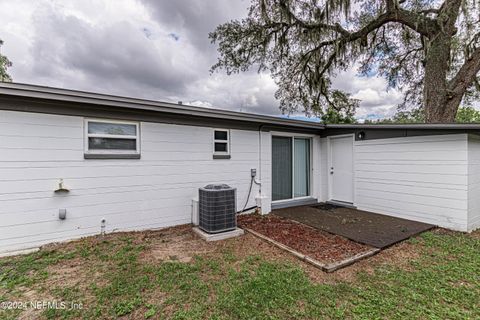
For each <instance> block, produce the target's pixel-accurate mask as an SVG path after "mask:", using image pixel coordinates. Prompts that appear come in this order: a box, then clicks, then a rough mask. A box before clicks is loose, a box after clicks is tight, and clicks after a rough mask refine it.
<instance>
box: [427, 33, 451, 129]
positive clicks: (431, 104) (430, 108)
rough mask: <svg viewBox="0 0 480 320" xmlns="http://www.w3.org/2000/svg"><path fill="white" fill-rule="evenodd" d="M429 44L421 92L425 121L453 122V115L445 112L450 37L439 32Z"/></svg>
mask: <svg viewBox="0 0 480 320" xmlns="http://www.w3.org/2000/svg"><path fill="white" fill-rule="evenodd" d="M429 45H430V47H429V48H428V52H427V56H426V64H425V79H424V93H423V99H424V102H423V103H424V111H425V121H426V122H427V123H438V122H453V121H454V120H455V115H453V116H452V115H451V114H446V113H445V111H446V110H445V109H446V104H447V70H448V62H449V60H450V45H451V38H450V37H447V36H446V35H445V34H444V33H443V32H440V33H438V34H437V35H436V36H435V38H434V39H433V40H432V41H431V42H430V44H429Z"/></svg>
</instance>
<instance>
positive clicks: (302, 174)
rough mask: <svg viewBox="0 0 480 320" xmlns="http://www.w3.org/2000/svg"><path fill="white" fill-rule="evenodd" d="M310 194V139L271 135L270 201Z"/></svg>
mask: <svg viewBox="0 0 480 320" xmlns="http://www.w3.org/2000/svg"><path fill="white" fill-rule="evenodd" d="M309 195H310V139H309V138H300V137H283V136H273V137H272V201H278V200H286V199H293V198H301V197H307V196H309Z"/></svg>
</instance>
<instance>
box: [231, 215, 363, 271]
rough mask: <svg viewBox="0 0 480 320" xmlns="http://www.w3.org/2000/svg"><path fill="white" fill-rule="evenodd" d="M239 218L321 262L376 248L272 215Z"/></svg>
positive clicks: (266, 234)
mask: <svg viewBox="0 0 480 320" xmlns="http://www.w3.org/2000/svg"><path fill="white" fill-rule="evenodd" d="M237 219H238V224H239V225H240V227H244V228H248V229H252V230H253V231H256V232H258V233H261V234H262V235H264V236H267V237H269V238H270V239H273V240H275V241H277V242H280V243H282V244H284V245H286V246H288V247H290V248H292V249H294V250H296V251H298V252H300V253H302V254H304V255H307V256H309V257H311V258H313V259H315V260H317V261H319V262H324V263H332V262H336V261H341V260H344V259H346V258H349V257H352V256H354V255H356V254H359V253H362V252H366V251H368V250H370V249H372V247H370V246H367V245H363V244H360V243H357V242H354V241H351V240H348V239H347V238H344V237H341V236H337V235H334V234H331V233H328V232H325V231H322V230H319V229H315V228H312V227H309V226H307V225H304V224H301V223H298V222H294V221H292V220H289V219H286V218H282V217H278V216H274V215H271V214H270V215H266V216H260V215H257V214H247V215H239V216H238V217H237Z"/></svg>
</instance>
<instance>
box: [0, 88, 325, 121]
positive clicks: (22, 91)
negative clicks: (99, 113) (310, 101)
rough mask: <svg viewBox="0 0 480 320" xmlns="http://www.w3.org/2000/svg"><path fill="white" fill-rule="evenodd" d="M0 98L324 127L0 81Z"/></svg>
mask: <svg viewBox="0 0 480 320" xmlns="http://www.w3.org/2000/svg"><path fill="white" fill-rule="evenodd" d="M0 96H3V97H17V98H25V99H39V100H43V101H58V102H64V103H73V104H87V105H96V106H105V107H113V108H122V109H130V110H139V111H153V112H162V113H168V114H177V115H183V116H190V117H203V118H210V119H223V120H234V121H244V122H250V123H255V124H258V125H271V126H279V127H289V128H299V129H309V130H319V129H323V128H324V125H323V124H320V123H315V122H309V121H301V120H292V119H284V118H279V117H272V116H265V115H257V114H251V113H244V112H235V111H228V110H220V109H209V108H202V107H194V106H188V105H183V104H174V103H167V102H159V101H152V100H143V99H135V98H129V97H119V96H113V95H106V94H97V93H91V92H84V91H76V90H67V89H58V88H51V87H44V86H37V85H30V84H21V83H12V82H0ZM0 109H1V108H0Z"/></svg>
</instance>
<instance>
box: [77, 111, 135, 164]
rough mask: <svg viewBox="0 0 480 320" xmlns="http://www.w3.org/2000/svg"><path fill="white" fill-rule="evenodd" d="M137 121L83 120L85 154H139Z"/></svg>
mask: <svg viewBox="0 0 480 320" xmlns="http://www.w3.org/2000/svg"><path fill="white" fill-rule="evenodd" d="M139 138H140V132H139V123H138V122H126V121H115V120H97V119H88V120H85V154H86V155H102V156H103V157H105V155H120V156H122V155H140V143H139V142H140V139H139Z"/></svg>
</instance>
